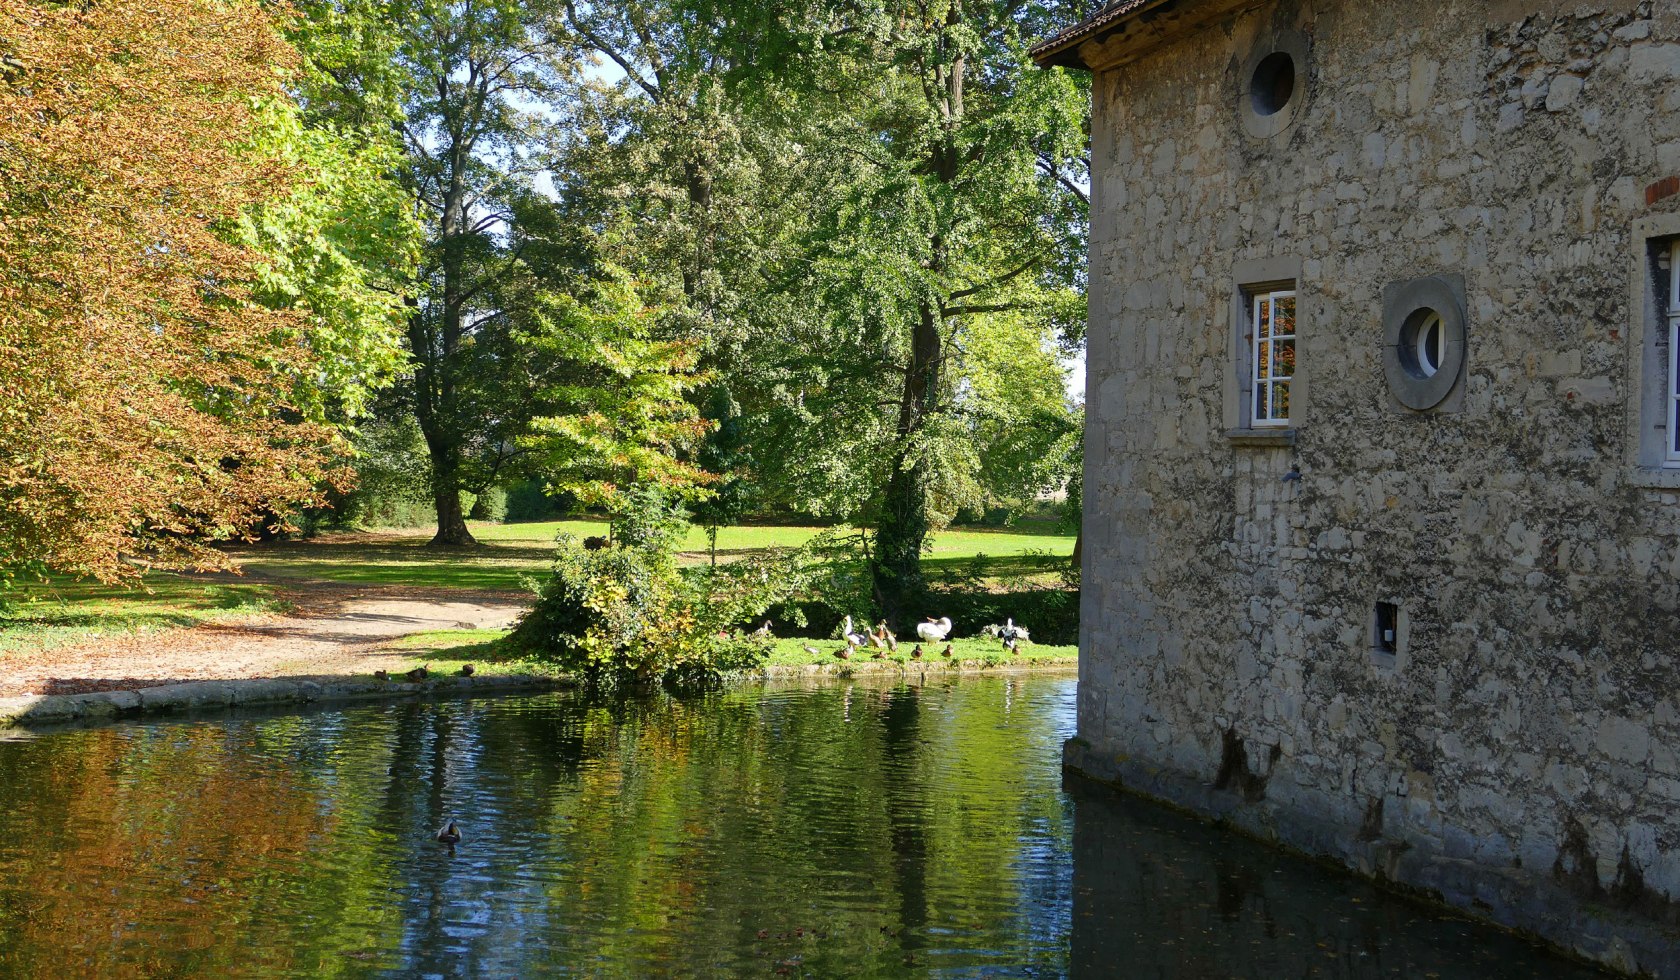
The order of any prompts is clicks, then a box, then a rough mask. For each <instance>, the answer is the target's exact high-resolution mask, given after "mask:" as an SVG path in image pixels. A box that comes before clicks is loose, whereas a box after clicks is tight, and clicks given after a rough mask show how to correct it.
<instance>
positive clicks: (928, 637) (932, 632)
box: [916, 616, 951, 643]
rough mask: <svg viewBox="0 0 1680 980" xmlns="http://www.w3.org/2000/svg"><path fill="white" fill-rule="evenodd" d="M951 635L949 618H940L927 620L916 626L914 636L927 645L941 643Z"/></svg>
mask: <svg viewBox="0 0 1680 980" xmlns="http://www.w3.org/2000/svg"><path fill="white" fill-rule="evenodd" d="M950 633H951V617H949V616H942V617H940V618H939V619H933V618H931V617H930V618H929V619H928V621H927V622H925V623H917V624H916V635H917V636H919V637H921V638H922V640H924V641H925V642H927V643H940V642H943V641H944V639H945V637H947V636H949V635H950Z"/></svg>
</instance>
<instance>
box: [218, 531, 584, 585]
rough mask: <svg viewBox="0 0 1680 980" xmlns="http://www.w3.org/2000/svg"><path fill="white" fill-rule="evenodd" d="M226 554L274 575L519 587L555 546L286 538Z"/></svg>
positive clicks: (543, 569) (544, 566) (538, 571)
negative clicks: (433, 544)
mask: <svg viewBox="0 0 1680 980" xmlns="http://www.w3.org/2000/svg"><path fill="white" fill-rule="evenodd" d="M229 554H231V555H232V556H233V557H234V558H235V559H236V560H238V562H239V563H240V565H241V566H242V567H243V568H244V569H245V570H246V571H248V572H252V573H255V574H259V575H263V576H265V577H268V578H274V579H284V580H296V581H309V580H315V581H329V582H359V583H366V584H372V585H421V586H441V587H446V588H455V589H494V590H503V591H523V589H524V583H523V581H522V580H523V579H524V578H525V577H526V576H528V575H536V576H541V575H544V574H546V573H547V571H548V568H549V564H550V562H551V561H552V560H553V558H554V549H553V548H552V547H547V546H520V545H505V544H496V545H486V546H483V547H478V548H463V549H450V550H443V549H436V548H429V547H427V546H426V543H425V539H423V538H414V539H410V540H406V541H399V542H391V543H382V544H371V543H367V542H354V543H344V544H336V543H331V542H304V543H289V542H288V543H284V544H274V545H260V546H252V547H245V548H238V549H230V550H229Z"/></svg>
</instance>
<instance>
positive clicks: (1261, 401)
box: [1254, 384, 1269, 421]
mask: <svg viewBox="0 0 1680 980" xmlns="http://www.w3.org/2000/svg"><path fill="white" fill-rule="evenodd" d="M1268 387H1269V386H1268V385H1263V384H1258V385H1255V386H1254V418H1255V419H1256V420H1257V421H1258V420H1264V419H1265V418H1266V400H1267V397H1268V396H1267V393H1266V392H1267V388H1268Z"/></svg>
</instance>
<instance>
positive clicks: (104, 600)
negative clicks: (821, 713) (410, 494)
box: [0, 521, 1073, 666]
mask: <svg viewBox="0 0 1680 980" xmlns="http://www.w3.org/2000/svg"><path fill="white" fill-rule="evenodd" d="M561 531H567V532H570V533H572V534H575V535H577V536H578V537H580V538H581V537H586V536H590V535H596V534H605V533H606V524H605V523H604V522H601V521H559V522H547V523H540V524H476V523H475V524H474V525H473V533H474V534H475V535H477V536H478V538H479V540H480V541H481V542H482V543H483V547H480V548H475V549H467V550H461V551H454V550H435V549H432V548H428V547H426V542H427V541H428V540H429V537H430V535H429V534H427V533H426V532H424V531H418V530H413V529H408V530H400V531H389V532H382V533H368V534H352V535H327V536H324V537H322V538H320V539H316V540H311V541H295V542H279V543H274V544H262V545H243V546H237V547H232V548H230V549H229V553H230V554H231V555H232V556H233V557H234V558H235V559H236V560H237V561H238V562H239V564H240V565H241V566H243V567H244V568H245V569H246V570H247V571H249V572H252V573H255V574H256V575H259V576H262V577H263V578H271V579H273V580H275V581H277V582H280V583H286V582H309V581H322V580H325V581H336V582H349V583H369V584H390V585H409V586H417V587H430V588H457V589H487V590H508V591H524V584H523V580H524V579H526V578H527V577H533V576H534V577H541V576H542V575H544V574H545V573H546V572H547V570H548V565H549V562H550V560H551V558H552V556H553V551H554V538H555V536H556V535H557V534H559V533H560V532H561ZM819 531H820V529H819V528H815V527H799V526H751V527H733V528H723V529H721V530H720V531H719V533H718V556H719V558H720V559H723V560H728V559H729V558H731V557H735V556H740V555H743V554H748V553H751V552H753V551H757V550H760V549H763V548H771V547H788V546H794V545H798V544H801V543H803V542H805V541H807V540H809V539H810V538H811V536H813V535H815V534H817V533H818V532H819ZM706 544H707V541H706V533H705V531H704V530H700V529H696V530H694V531H693V532H691V533H690V535H689V537H688V539H687V541H686V542H685V548H686V550H687V557H686V560H688V561H690V562H703V561H706V560H707V550H706ZM1072 550H1073V537H1072V536H1071V535H1066V534H1059V533H1056V532H1055V531H1054V525H1052V524H1049V523H1048V522H1046V523H1040V524H1036V525H1033V526H1032V529H1017V528H1009V529H995V530H994V529H986V530H979V529H968V528H962V529H953V530H949V531H944V532H942V533H940V534H938V535H935V536H934V538H933V547H932V550H931V551H930V552H929V554H928V557H927V558H926V559H925V567H926V568H927V570H928V574H929V577H930V578H931V579H932V580H933V582H934V583H935V584H936V585H940V584H944V585H956V586H962V587H974V586H976V585H979V586H980V587H997V586H998V585H999V584H1000V583H1002V584H1003V585H1005V586H1008V585H1009V584H1010V583H1011V582H1014V581H1033V582H1042V581H1044V580H1047V579H1052V578H1054V577H1055V575H1056V574H1057V572H1056V570H1057V569H1058V568H1060V567H1062V566H1065V564H1066V557H1067V556H1068V555H1069V554H1071V552H1072ZM281 606H282V603H281V602H280V601H279V600H278V599H277V598H276V596H275V595H274V591H273V589H272V588H271V587H270V586H268V585H265V584H261V583H260V581H247V582H237V583H219V582H218V583H209V582H206V581H204V580H203V579H194V578H192V577H191V576H177V575H170V574H166V573H154V574H152V575H150V576H148V577H147V578H146V580H145V585H144V586H143V587H142V588H138V589H132V590H130V589H123V588H116V587H110V586H102V585H98V584H97V583H92V582H75V581H71V580H69V579H65V578H62V577H57V578H54V579H52V580H50V581H48V582H46V583H42V584H39V585H34V586H30V587H28V588H27V589H25V590H24V591H23V593H22V602H21V603H20V604H19V605H18V607H17V609H16V610H15V611H14V612H12V613H10V614H4V615H0V658H3V657H5V656H7V655H10V654H14V653H19V652H26V651H41V650H47V649H52V648H54V647H59V646H64V645H67V644H71V643H77V642H82V641H85V640H89V639H93V638H95V637H98V636H109V635H113V634H129V633H136V632H143V631H147V630H155V629H162V628H166V627H173V626H191V625H193V624H195V623H199V622H205V621H208V620H224V619H235V618H239V617H241V616H246V615H250V614H253V613H259V612H265V611H269V610H273V609H277V608H280V607H281ZM488 639H494V637H477V638H467V639H461V638H460V637H458V636H453V635H451V636H449V637H437V636H434V635H432V634H421V635H420V638H417V639H414V640H413V641H412V642H414V643H418V644H421V646H420V647H417V649H418V650H420V651H421V652H422V653H426V652H430V651H431V650H432V649H433V648H432V647H429V646H427V644H431V643H432V642H433V640H440V641H441V640H447V641H448V642H449V643H450V644H452V645H454V646H465V647H469V648H470V647H473V645H474V644H482V643H484V642H486V641H487V640H488ZM825 642H826V641H825ZM961 643H962V641H959V647H958V648H959V650H960V649H962V645H961ZM819 645H820V644H819ZM438 649H442V648H441V647H438ZM792 649H793V652H798V644H797V643H795V644H793V647H792ZM1044 649H1046V650H1048V649H1052V648H1044ZM829 652H830V651H828V650H826V649H825V650H824V651H823V654H822V656H823V657H828V654H829ZM906 652H908V650H906ZM464 655H465V656H466V658H467V659H470V658H471V656H474V655H479V656H482V654H476V653H474V652H473V650H471V649H468V650H467V651H465V654H464ZM783 655H784V652H783V651H778V657H780V656H783ZM787 655H790V656H791V655H792V654H791V653H789V654H787ZM801 655H803V654H801ZM1058 655H1059V654H1058ZM457 659H461V658H457ZM778 662H779V661H778ZM456 666H459V664H456Z"/></svg>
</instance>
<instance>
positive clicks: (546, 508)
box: [502, 480, 577, 523]
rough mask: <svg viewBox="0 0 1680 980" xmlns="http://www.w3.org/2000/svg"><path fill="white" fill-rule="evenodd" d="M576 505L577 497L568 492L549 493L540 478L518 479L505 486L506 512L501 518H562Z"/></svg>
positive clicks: (518, 520)
mask: <svg viewBox="0 0 1680 980" xmlns="http://www.w3.org/2000/svg"><path fill="white" fill-rule="evenodd" d="M576 507H577V498H576V497H575V496H573V495H572V494H569V493H558V494H555V493H549V492H548V490H547V489H545V488H544V486H543V482H542V481H541V480H519V481H517V482H515V483H511V484H509V485H508V488H507V512H506V514H505V515H503V518H502V519H503V520H504V521H507V522H509V523H519V522H523V521H558V520H564V519H565V518H566V517H567V516H568V515H570V514H571V513H572V511H573V510H574V509H576Z"/></svg>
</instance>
